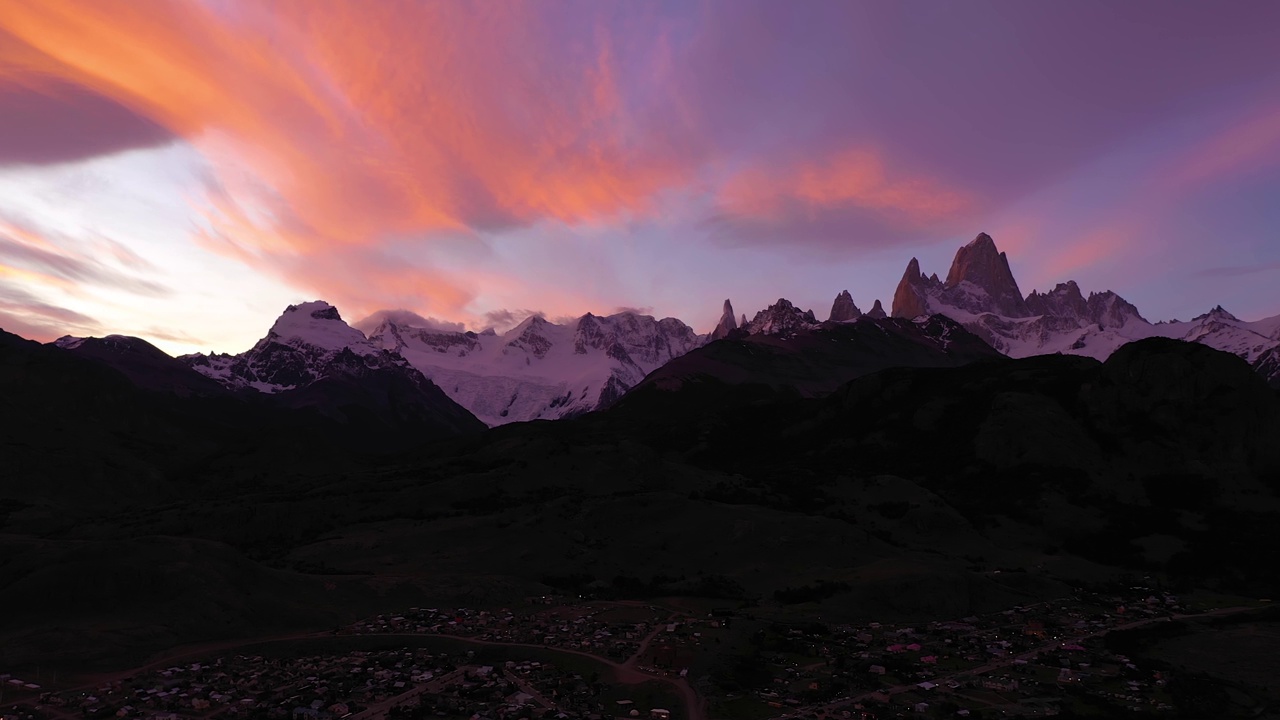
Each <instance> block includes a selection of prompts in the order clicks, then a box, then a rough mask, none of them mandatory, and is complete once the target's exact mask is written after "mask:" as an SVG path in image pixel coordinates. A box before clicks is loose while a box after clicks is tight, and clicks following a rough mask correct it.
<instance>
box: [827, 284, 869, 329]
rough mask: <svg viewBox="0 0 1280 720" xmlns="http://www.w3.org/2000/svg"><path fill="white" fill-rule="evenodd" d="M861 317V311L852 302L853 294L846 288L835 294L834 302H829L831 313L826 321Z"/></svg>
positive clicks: (844, 320)
mask: <svg viewBox="0 0 1280 720" xmlns="http://www.w3.org/2000/svg"><path fill="white" fill-rule="evenodd" d="M860 317H862V311H861V310H859V309H858V306H857V305H854V304H853V296H852V295H850V294H849V291H848V290H843V291H841V292H840V294H839V295H837V296H836V299H835V302H833V303H831V315H830V316H829V317H828V318H827V321H828V322H849V321H850V320H857V319H858V318H860Z"/></svg>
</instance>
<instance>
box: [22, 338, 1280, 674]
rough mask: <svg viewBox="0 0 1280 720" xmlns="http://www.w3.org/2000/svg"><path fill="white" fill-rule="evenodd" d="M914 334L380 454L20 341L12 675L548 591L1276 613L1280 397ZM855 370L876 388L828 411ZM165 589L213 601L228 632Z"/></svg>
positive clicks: (1218, 360) (931, 607)
mask: <svg viewBox="0 0 1280 720" xmlns="http://www.w3.org/2000/svg"><path fill="white" fill-rule="evenodd" d="M895 322H896V323H904V322H906V321H895ZM911 325H912V327H911V328H908V327H906V326H905V325H904V326H901V327H900V328H899V329H900V330H901V331H902V332H901V333H898V334H895V333H894V331H893V328H894V327H898V326H897V325H893V326H882V325H880V324H878V323H876V322H868V323H866V324H864V321H861V320H860V321H858V322H855V323H846V324H843V325H842V326H841V327H839V328H833V329H830V330H828V329H826V328H822V329H819V330H815V331H803V332H805V333H808V334H803V333H798V334H797V335H796V336H795V337H794V338H792V339H791V340H787V339H785V338H783V339H775V340H769V341H767V342H765V341H748V340H745V339H743V338H741V337H730V338H729V339H726V340H722V341H719V342H717V343H712V344H711V345H708V346H707V347H706V348H703V349H702V350H700V351H697V354H696V355H695V357H694V358H693V360H696V361H698V363H699V364H695V365H686V366H684V367H685V368H686V370H683V371H680V372H679V373H678V374H675V375H670V374H668V375H660V374H655V375H654V376H651V377H650V378H649V379H648V380H646V381H645V383H642V387H640V388H638V389H636V390H635V391H633V392H632V393H631V394H630V395H628V396H627V397H626V398H624V399H623V401H622V402H620V403H619V404H618V405H617V406H616V407H614V408H612V409H610V410H608V411H604V412H598V413H590V414H588V415H585V416H582V417H580V418H576V419H572V420H563V421H555V422H546V421H544V422H533V423H517V424H511V425H507V426H503V427H501V428H496V429H493V430H490V431H488V432H485V433H482V434H472V435H464V436H459V437H456V438H453V439H447V440H440V441H438V442H432V443H427V442H425V441H423V442H418V441H412V442H410V441H405V442H403V443H402V444H400V445H395V444H390V447H391V448H392V449H394V450H395V451H394V452H391V451H390V450H389V449H388V447H387V445H386V444H384V446H383V452H382V453H381V454H373V453H369V452H361V451H359V450H358V448H360V442H362V440H361V439H360V436H359V434H358V433H359V428H360V423H359V421H358V420H353V419H352V416H350V415H348V416H347V420H346V421H344V422H334V421H333V420H331V419H330V418H328V417H326V416H324V415H322V414H317V413H314V412H308V411H301V410H289V409H284V408H279V407H273V406H264V405H247V404H246V403H245V402H244V401H243V400H240V399H237V398H235V397H224V398H200V397H189V398H178V397H176V396H174V395H172V394H168V393H157V392H150V391H144V390H141V389H139V388H137V387H136V386H134V385H133V384H132V383H130V382H129V380H128V379H127V378H126V377H125V376H123V375H121V374H120V373H118V372H115V371H114V370H111V369H110V368H108V367H106V366H104V365H103V364H102V363H100V362H97V361H90V360H86V359H84V358H79V357H76V356H75V355H73V354H71V353H68V352H65V351H62V350H59V349H57V348H52V347H42V346H39V345H36V344H34V343H26V342H25V341H21V340H20V339H18V338H15V337H13V336H7V335H5V336H0V388H2V389H3V392H0V402H3V403H4V404H3V410H4V413H5V416H6V417H7V418H22V419H23V421H24V422H23V427H20V428H19V429H18V431H17V432H15V433H13V434H8V435H6V436H5V438H3V439H0V450H2V451H3V453H4V459H5V467H6V470H9V472H7V473H6V475H5V478H4V480H3V482H2V483H0V502H2V503H4V505H3V506H2V507H0V512H3V515H2V516H0V517H3V518H4V519H3V522H4V526H3V528H2V530H3V533H4V534H2V535H0V553H3V557H4V558H7V560H6V561H5V562H4V563H2V564H0V605H2V606H4V607H6V608H19V609H22V611H21V612H20V613H13V612H10V613H8V614H6V615H5V616H4V617H3V618H0V640H4V641H5V643H4V645H3V647H4V648H5V650H4V653H5V655H4V657H2V658H0V660H4V661H5V662H7V663H10V664H14V663H22V662H31V661H34V660H35V659H40V658H44V659H46V660H52V659H57V658H59V657H60V658H62V659H63V660H64V661H65V660H66V659H67V658H86V657H98V658H102V659H103V660H109V659H110V658H112V657H118V655H119V653H121V652H125V651H126V650H127V651H130V652H134V651H136V652H141V651H144V650H145V649H147V648H158V647H163V646H167V645H172V644H174V643H177V642H185V641H192V640H198V639H202V638H211V637H228V636H233V635H235V634H238V633H239V634H244V633H251V632H259V631H260V630H261V628H262V627H263V626H264V625H270V626H272V627H274V628H278V629H290V628H293V629H315V628H316V627H317V625H319V626H323V625H324V624H326V623H329V622H338V621H341V620H343V619H353V618H354V617H356V616H358V615H359V614H361V613H364V612H368V611H369V609H371V608H379V609H388V610H393V609H399V608H403V607H405V606H408V605H414V604H418V603H420V602H428V601H434V602H440V603H442V604H443V603H447V602H457V603H459V604H465V605H469V606H475V605H481V604H490V603H496V604H501V603H503V602H506V601H508V600H510V599H512V598H518V597H520V596H521V595H523V594H526V593H540V592H547V591H552V590H558V591H562V592H573V593H579V594H595V595H599V596H605V597H616V596H619V595H621V596H629V595H630V596H634V595H636V594H637V593H639V594H643V595H651V594H661V593H668V594H690V595H702V596H710V597H716V598H718V599H719V601H723V602H759V603H762V604H763V605H764V606H770V605H773V604H776V603H777V602H782V600H778V599H777V598H783V599H784V600H786V599H787V598H792V599H794V598H800V597H808V596H807V595H805V594H804V592H802V590H796V589H797V588H800V589H803V588H834V590H832V591H831V592H824V593H819V594H818V595H821V597H819V596H818V595H815V596H814V597H813V598H812V604H805V603H801V607H804V608H809V609H810V610H811V611H813V612H815V613H818V612H820V613H821V614H822V615H823V616H824V617H825V618H838V617H871V618H888V617H939V616H946V617H957V616H962V615H965V614H968V613H971V612H978V611H984V610H993V609H998V608H1002V607H1007V606H1008V605H1011V604H1015V603H1021V602H1027V601H1030V600H1033V599H1036V598H1045V597H1053V596H1058V595H1061V594H1063V593H1065V592H1066V591H1067V587H1068V585H1069V584H1092V583H1100V582H1106V581H1110V580H1119V579H1121V578H1123V577H1125V576H1126V575H1132V574H1152V575H1156V576H1159V577H1160V578H1162V581H1163V582H1166V583H1168V585H1169V587H1174V588H1191V587H1207V588H1212V589H1216V590H1222V591H1231V592H1242V593H1258V594H1259V595H1255V596H1263V595H1271V594H1272V593H1273V591H1274V590H1275V589H1276V586H1277V576H1276V570H1275V568H1276V567H1280V556H1277V550H1276V548H1277V547H1280V544H1277V542H1276V540H1277V533H1276V530H1275V528H1276V527H1277V526H1278V525H1277V520H1280V499H1278V498H1277V491H1278V490H1280V455H1278V453H1277V445H1278V444H1277V443H1276V441H1275V439H1276V438H1277V437H1280V401H1278V400H1277V396H1276V393H1275V392H1274V391H1272V390H1270V389H1269V388H1268V387H1267V386H1266V385H1265V383H1264V382H1263V381H1262V380H1261V379H1260V378H1259V377H1258V376H1257V375H1256V374H1255V373H1253V372H1252V371H1251V370H1250V368H1249V366H1248V365H1247V364H1246V363H1244V361H1242V360H1240V359H1239V358H1237V357H1234V356H1232V355H1229V354H1226V353H1221V352H1218V351H1215V350H1212V349H1209V348H1207V347H1204V346H1200V345H1194V344H1188V343H1183V342H1177V341H1166V340H1158V339H1157V340H1149V341H1143V342H1139V343H1134V344H1132V345H1130V346H1128V347H1126V348H1124V349H1123V350H1121V351H1120V352H1118V353H1116V354H1115V355H1114V356H1112V357H1111V358H1110V359H1109V360H1108V361H1107V362H1105V363H1099V362H1097V361H1095V360H1091V359H1088V358H1080V357H1071V356H1042V357H1032V358H1027V359H1024V360H1008V359H983V358H989V354H988V353H987V352H986V351H985V350H983V347H982V346H980V345H972V346H970V345H968V344H967V341H966V340H965V338H966V336H965V335H958V336H957V335H955V334H954V333H955V332H956V331H955V329H954V328H952V327H951V326H950V325H948V324H939V325H937V326H936V327H937V328H938V329H939V334H938V335H933V336H932V337H933V338H934V339H935V340H936V339H937V338H938V337H946V338H948V339H951V340H952V341H953V344H951V345H950V346H949V348H950V349H953V350H954V351H955V353H957V354H955V355H951V356H945V354H944V355H943V356H942V357H940V356H939V354H938V353H939V348H938V346H937V345H936V344H934V343H933V341H931V340H928V339H927V338H920V337H916V336H913V335H912V334H911V333H915V332H917V331H921V330H922V329H925V328H922V326H920V325H915V324H911ZM912 328H914V329H912ZM961 332H963V331H961ZM956 338H959V340H956ZM957 342H959V343H961V344H959V345H957V344H955V343H957ZM788 343H791V344H790V345H788ZM846 347H847V348H851V349H852V348H857V347H861V348H862V349H861V350H858V351H853V350H849V351H846V350H844V349H842V348H846ZM913 347H922V348H924V349H923V350H915V349H913ZM959 348H966V349H965V350H964V352H965V353H967V355H963V356H962V355H960V354H959V353H960V350H959ZM972 359H982V361H980V362H970V363H968V364H964V360H972ZM910 362H915V363H917V364H919V365H925V366H924V367H891V365H892V364H894V363H898V364H902V363H910ZM725 368H728V369H725ZM878 368H883V369H878ZM837 373H849V374H852V375H855V376H856V377H855V378H854V379H852V380H851V381H849V382H846V383H844V384H834V383H832V384H830V385H829V389H824V388H827V387H828V386H827V385H824V384H823V383H824V380H823V378H824V376H825V375H827V374H837ZM864 373H869V374H864ZM671 378H674V379H675V380H676V381H677V382H672V383H670V384H668V385H667V386H666V387H658V384H659V383H660V382H666V381H667V380H668V379H671ZM825 382H827V383H830V381H829V380H828V381H825ZM386 392H387V393H388V397H391V396H394V395H395V394H396V392H397V391H396V390H395V389H394V388H387V389H386ZM246 408H247V409H248V411H247V412H246ZM382 436H383V435H382V431H381V430H379V432H378V433H374V434H373V437H382ZM368 441H369V442H372V440H368ZM353 448H355V449H354V450H353ZM86 498H92V499H91V500H86ZM94 548H110V549H111V550H110V551H109V552H99V551H96V550H94ZM19 558H21V560H19ZM59 568H63V570H60V569H59ZM168 568H181V569H182V570H181V572H182V573H183V575H182V578H181V581H180V582H179V581H177V580H175V579H174V576H173V575H172V572H176V571H171V570H170V569H168ZM997 570H1001V571H1003V572H1000V573H997V572H996V571H997ZM101 583H106V584H107V586H108V587H109V588H110V592H104V593H92V592H79V591H69V590H68V589H69V588H70V589H71V590H75V589H76V588H84V587H92V586H94V585H95V584H101ZM824 583H825V584H824ZM202 584H203V585H202ZM170 585H172V587H175V588H187V589H189V588H193V587H208V588H210V592H211V593H212V595H211V596H210V597H211V602H212V605H208V603H206V604H205V605H201V608H205V609H203V610H200V612H201V613H204V614H205V616H206V617H208V618H209V620H208V622H202V621H201V620H200V619H199V617H197V615H196V614H193V610H192V608H191V607H190V606H189V605H186V604H184V603H182V602H181V601H180V600H178V599H176V596H175V599H174V600H172V601H166V600H165V599H163V597H160V596H158V595H157V593H156V588H157V587H160V586H170ZM317 587H324V588H332V589H327V590H323V591H317V590H316V588H317ZM788 588H790V589H791V590H790V591H787V589H788ZM780 591H783V592H782V594H781V595H777V594H776V593H779V592H780ZM183 592H184V593H185V592H187V590H183ZM53 595H56V596H57V597H58V598H59V600H58V604H57V605H56V606H51V607H54V608H56V612H54V611H52V610H50V611H49V612H43V611H40V610H39V598H41V597H51V596H53ZM786 602H792V601H791V600H786ZM795 602H800V601H799V600H796V601H795ZM206 605H208V607H206ZM788 607H789V608H790V607H791V606H790V605H789V606H788ZM211 608H213V609H211ZM143 609H145V612H144V610H143ZM290 609H297V612H296V613H295V612H292V611H291V610H290ZM206 611H207V612H206ZM795 611H796V610H794V609H789V610H788V612H795ZM143 615H145V616H146V617H145V618H144V617H143ZM262 618H268V619H269V620H265V621H264V620H262ZM104 626H105V627H110V628H111V631H110V632H109V633H102V632H99V631H98V630H96V629H99V628H102V627H104ZM113 653H115V654H114V655H113Z"/></svg>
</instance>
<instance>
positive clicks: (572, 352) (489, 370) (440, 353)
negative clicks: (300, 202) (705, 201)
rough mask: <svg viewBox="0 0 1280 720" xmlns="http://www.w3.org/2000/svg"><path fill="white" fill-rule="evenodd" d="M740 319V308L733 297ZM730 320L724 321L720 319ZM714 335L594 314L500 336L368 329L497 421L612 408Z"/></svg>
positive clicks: (530, 323)
mask: <svg viewBox="0 0 1280 720" xmlns="http://www.w3.org/2000/svg"><path fill="white" fill-rule="evenodd" d="M725 306H726V312H727V313H728V317H729V321H730V323H731V322H732V308H731V307H729V305H728V303H727V302H726V304H725ZM721 322H722V324H724V322H725V321H723V320H722V321H721ZM705 341H706V338H704V337H702V336H699V335H698V334H697V333H695V332H694V331H693V330H692V329H691V328H690V327H689V326H688V325H685V324H684V323H683V322H680V321H679V320H676V319H675V318H664V319H662V320H656V319H654V318H653V317H650V316H648V315H639V314H636V313H632V312H624V313H618V314H616V315H609V316H607V317H601V316H597V315H592V314H591V313H587V314H586V315H583V316H582V317H580V318H578V319H577V320H575V321H573V322H571V323H567V324H564V325H560V324H556V323H553V322H549V321H547V320H546V319H544V318H542V317H540V316H537V315H534V316H530V317H528V318H526V319H525V320H524V321H523V322H521V323H520V324H519V325H517V326H516V327H514V328H512V329H510V330H508V331H506V332H504V333H502V334H501V335H499V334H496V333H494V332H493V331H492V330H487V331H485V332H482V333H475V332H454V331H441V330H438V329H429V328H419V327H412V326H410V325H407V324H404V323H402V322H397V321H395V320H392V319H384V320H383V321H382V322H381V323H379V324H378V325H377V327H375V328H374V329H373V330H372V331H371V332H370V333H369V342H370V343H371V344H372V345H374V346H375V347H377V348H380V349H384V350H387V351H393V352H395V353H398V354H400V355H402V356H403V357H404V358H405V359H406V360H408V362H409V363H411V364H412V365H413V366H414V367H415V368H417V369H418V370H420V371H421V372H422V373H423V374H424V375H426V376H427V377H429V378H431V379H432V380H433V381H434V382H435V383H436V384H437V385H439V386H440V387H441V388H442V389H443V390H444V391H445V392H446V393H447V394H448V395H449V397H451V398H453V399H454V400H455V401H456V402H458V403H459V404H461V405H462V406H464V407H466V408H467V409H469V410H470V411H471V412H472V413H474V414H475V415H476V417H478V418H480V419H481V420H483V421H484V422H486V423H488V424H489V425H501V424H504V423H509V422H516V421H524V420H536V419H554V418H561V417H567V416H571V415H577V414H580V413H584V412H588V411H590V410H595V409H597V408H603V407H607V406H609V405H611V404H613V402H614V401H616V400H617V399H618V398H619V397H621V396H622V394H623V393H625V392H626V391H627V390H628V389H630V388H631V387H632V386H633V385H635V384H636V383H638V382H639V381H640V380H642V379H643V378H644V376H645V375H647V374H649V373H650V372H652V371H653V370H654V369H656V368H658V367H660V366H662V365H663V364H665V363H666V362H667V361H669V360H671V359H672V358H675V357H679V356H680V355H683V354H685V353H687V352H689V351H690V350H692V349H694V348H696V347H699V346H700V345H702V344H703V343H704V342H705Z"/></svg>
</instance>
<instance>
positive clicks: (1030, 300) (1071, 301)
mask: <svg viewBox="0 0 1280 720" xmlns="http://www.w3.org/2000/svg"><path fill="white" fill-rule="evenodd" d="M1027 310H1028V311H1029V312H1030V313H1031V314H1032V315H1052V316H1055V317H1071V318H1076V319H1081V318H1085V317H1088V315H1089V307H1088V303H1087V302H1085V299H1084V295H1082V294H1081V293H1080V286H1079V285H1077V284H1076V282H1075V281H1074V280H1068V281H1067V282H1064V283H1058V285H1057V287H1055V288H1054V289H1052V290H1050V291H1049V292H1047V293H1040V292H1038V291H1035V290H1032V291H1031V294H1030V295H1028V296H1027Z"/></svg>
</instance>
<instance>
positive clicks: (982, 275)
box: [892, 233, 1280, 386]
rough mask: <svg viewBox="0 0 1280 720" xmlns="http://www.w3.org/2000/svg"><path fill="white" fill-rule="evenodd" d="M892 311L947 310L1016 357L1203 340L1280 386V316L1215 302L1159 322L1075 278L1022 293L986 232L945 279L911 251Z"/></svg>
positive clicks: (905, 314) (1100, 353)
mask: <svg viewBox="0 0 1280 720" xmlns="http://www.w3.org/2000/svg"><path fill="white" fill-rule="evenodd" d="M892 314H893V316H894V317H901V318H915V317H920V316H922V315H936V314H941V315H946V316H947V317H949V318H951V319H953V320H955V321H957V322H959V323H961V324H963V325H964V326H965V327H966V328H968V329H969V330H970V331H971V332H973V333H974V334H976V335H978V336H979V337H981V338H982V339H983V340H986V341H987V342H988V343H990V344H991V345H992V346H993V347H995V348H996V349H997V350H1000V351H1001V352H1002V353H1004V354H1006V355H1009V356H1012V357H1027V356H1030V355H1044V354H1050V353H1068V354H1073V355H1087V356H1090V357H1094V358H1097V359H1099V360H1105V359H1106V358H1107V357H1109V356H1110V355H1111V354H1112V353H1113V352H1115V351H1116V350H1117V349H1118V348H1120V347H1121V346H1123V345H1125V344H1127V343H1129V342H1132V341H1135V340H1141V339H1143V338H1148V337H1166V338H1173V339H1177V340H1186V341H1190V342H1198V343H1201V344H1204V345H1208V346H1210V347H1213V348H1216V349H1218V350H1225V351H1227V352H1230V353H1233V354H1235V355H1237V356H1239V357H1241V358H1243V359H1244V360H1245V361H1247V362H1248V363H1249V364H1250V365H1252V366H1253V367H1254V369H1255V370H1256V371H1258V372H1259V373H1261V374H1262V375H1263V376H1264V377H1265V378H1267V379H1268V381H1270V382H1271V383H1272V385H1275V386H1280V360H1277V358H1280V317H1274V318H1269V319H1266V320H1260V321H1257V322H1253V323H1249V322H1243V321H1241V320H1239V319H1238V318H1236V317H1235V316H1233V315H1231V313H1229V312H1227V311H1226V310H1223V309H1222V308H1221V307H1217V308H1214V309H1213V310H1212V311H1210V312H1208V313H1206V314H1204V315H1201V316H1200V317H1197V318H1195V319H1194V320H1191V321H1190V322H1176V321H1175V322H1170V323H1158V324H1155V325H1153V324H1151V323H1150V322H1148V321H1147V320H1146V319H1145V318H1143V317H1142V314H1141V313H1139V312H1138V308H1137V307H1135V306H1134V305H1133V303H1130V302H1129V301H1127V300H1125V299H1124V298H1122V297H1120V296H1119V295H1117V294H1116V293H1114V292H1112V291H1110V290H1106V291H1103V292H1091V293H1089V295H1088V296H1087V297H1086V296H1085V295H1084V293H1083V292H1082V291H1081V290H1080V286H1079V285H1078V284H1077V283H1076V282H1075V281H1074V280H1068V281H1066V282H1062V283H1059V284H1058V285H1057V286H1055V287H1054V288H1053V289H1052V290H1050V291H1048V292H1045V293H1041V292H1039V291H1037V290H1032V291H1031V294H1030V295H1028V296H1026V298H1023V297H1022V296H1021V295H1020V291H1019V289H1018V283H1017V281H1016V280H1015V279H1014V277H1013V273H1012V271H1011V270H1010V269H1009V260H1008V257H1007V256H1006V255H1005V254H1004V253H1002V252H1000V251H999V250H998V249H997V248H996V245H995V241H993V240H992V239H991V237H990V236H989V235H987V234H985V233H983V234H981V235H979V236H978V237H977V238H975V239H974V240H973V242H971V243H969V244H968V245H965V246H964V247H962V248H960V250H959V251H957V252H956V257H955V261H954V262H952V264H951V270H950V272H948V273H947V279H946V280H945V281H942V280H939V279H938V278H937V276H936V275H935V276H925V275H924V273H922V272H921V270H920V263H919V261H918V260H916V259H915V258H912V259H911V262H909V263H908V264H907V270H906V272H905V273H903V276H902V280H901V281H900V282H899V283H898V288H897V290H896V291H895V292H894V296H893V313H892Z"/></svg>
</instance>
